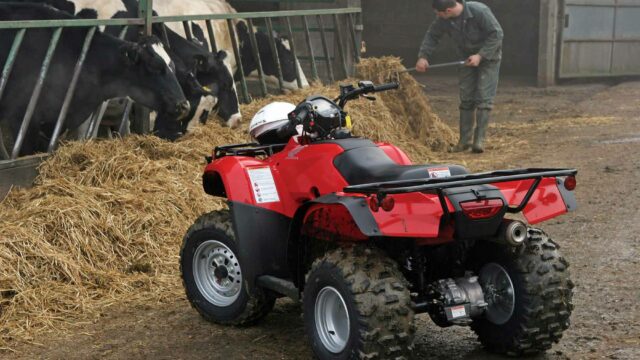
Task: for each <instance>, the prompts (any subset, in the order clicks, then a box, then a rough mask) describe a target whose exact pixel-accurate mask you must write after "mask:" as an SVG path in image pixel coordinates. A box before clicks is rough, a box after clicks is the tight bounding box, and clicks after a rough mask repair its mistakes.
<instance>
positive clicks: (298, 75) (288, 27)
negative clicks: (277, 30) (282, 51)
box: [284, 17, 302, 89]
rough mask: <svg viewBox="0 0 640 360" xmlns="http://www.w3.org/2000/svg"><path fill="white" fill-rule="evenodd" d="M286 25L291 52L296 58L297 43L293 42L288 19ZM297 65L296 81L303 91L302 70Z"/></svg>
mask: <svg viewBox="0 0 640 360" xmlns="http://www.w3.org/2000/svg"><path fill="white" fill-rule="evenodd" d="M284 20H285V22H286V24H287V32H288V33H289V44H290V45H291V52H292V53H293V56H296V55H297V53H296V43H295V41H294V40H293V31H292V30H291V20H289V18H288V17H285V18H284ZM295 65H296V81H297V82H298V89H302V78H301V77H300V68H299V66H298V64H295Z"/></svg>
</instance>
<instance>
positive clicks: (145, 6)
mask: <svg viewBox="0 0 640 360" xmlns="http://www.w3.org/2000/svg"><path fill="white" fill-rule="evenodd" d="M138 17H140V18H142V19H143V20H144V22H143V25H144V26H143V31H144V34H145V35H147V36H149V35H151V34H152V33H153V30H152V28H151V26H152V25H153V21H152V18H153V0H139V5H138Z"/></svg>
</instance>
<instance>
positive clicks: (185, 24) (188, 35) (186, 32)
mask: <svg viewBox="0 0 640 360" xmlns="http://www.w3.org/2000/svg"><path fill="white" fill-rule="evenodd" d="M182 27H184V35H185V36H186V38H187V40H189V41H193V35H191V28H190V27H189V22H188V21H183V22H182Z"/></svg>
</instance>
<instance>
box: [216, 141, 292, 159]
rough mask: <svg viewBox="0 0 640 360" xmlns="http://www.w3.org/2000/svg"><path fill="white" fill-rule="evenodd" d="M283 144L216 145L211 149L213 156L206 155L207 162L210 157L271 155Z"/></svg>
mask: <svg viewBox="0 0 640 360" xmlns="http://www.w3.org/2000/svg"><path fill="white" fill-rule="evenodd" d="M285 146H287V144H271V145H260V144H257V143H246V144H235V145H226V146H216V148H215V149H214V150H213V158H209V157H207V162H211V161H210V159H211V160H213V159H220V158H223V157H225V156H251V157H256V156H272V155H273V154H275V153H277V152H278V151H280V150H282V149H284V147H285Z"/></svg>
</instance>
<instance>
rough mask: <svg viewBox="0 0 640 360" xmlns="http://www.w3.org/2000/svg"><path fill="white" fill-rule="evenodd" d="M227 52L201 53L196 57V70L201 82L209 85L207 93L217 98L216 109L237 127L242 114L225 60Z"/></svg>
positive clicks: (230, 124)
mask: <svg viewBox="0 0 640 360" xmlns="http://www.w3.org/2000/svg"><path fill="white" fill-rule="evenodd" d="M226 57H227V53H226V51H224V50H221V51H218V53H216V54H211V53H207V54H199V55H196V56H195V57H194V60H195V61H194V63H195V65H194V67H195V69H194V72H195V73H196V77H197V79H198V81H199V83H201V84H207V86H209V89H208V91H209V93H208V94H206V95H210V96H214V97H216V98H217V102H216V109H217V111H218V116H220V117H221V118H222V119H223V120H224V121H225V122H226V123H227V126H229V127H236V126H237V125H238V123H239V122H240V120H241V118H242V116H241V114H240V109H239V105H238V94H237V92H236V89H235V86H234V85H235V83H234V81H233V77H232V76H231V72H230V71H229V68H228V67H227V66H226V64H225V62H224V60H225V59H226Z"/></svg>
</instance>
